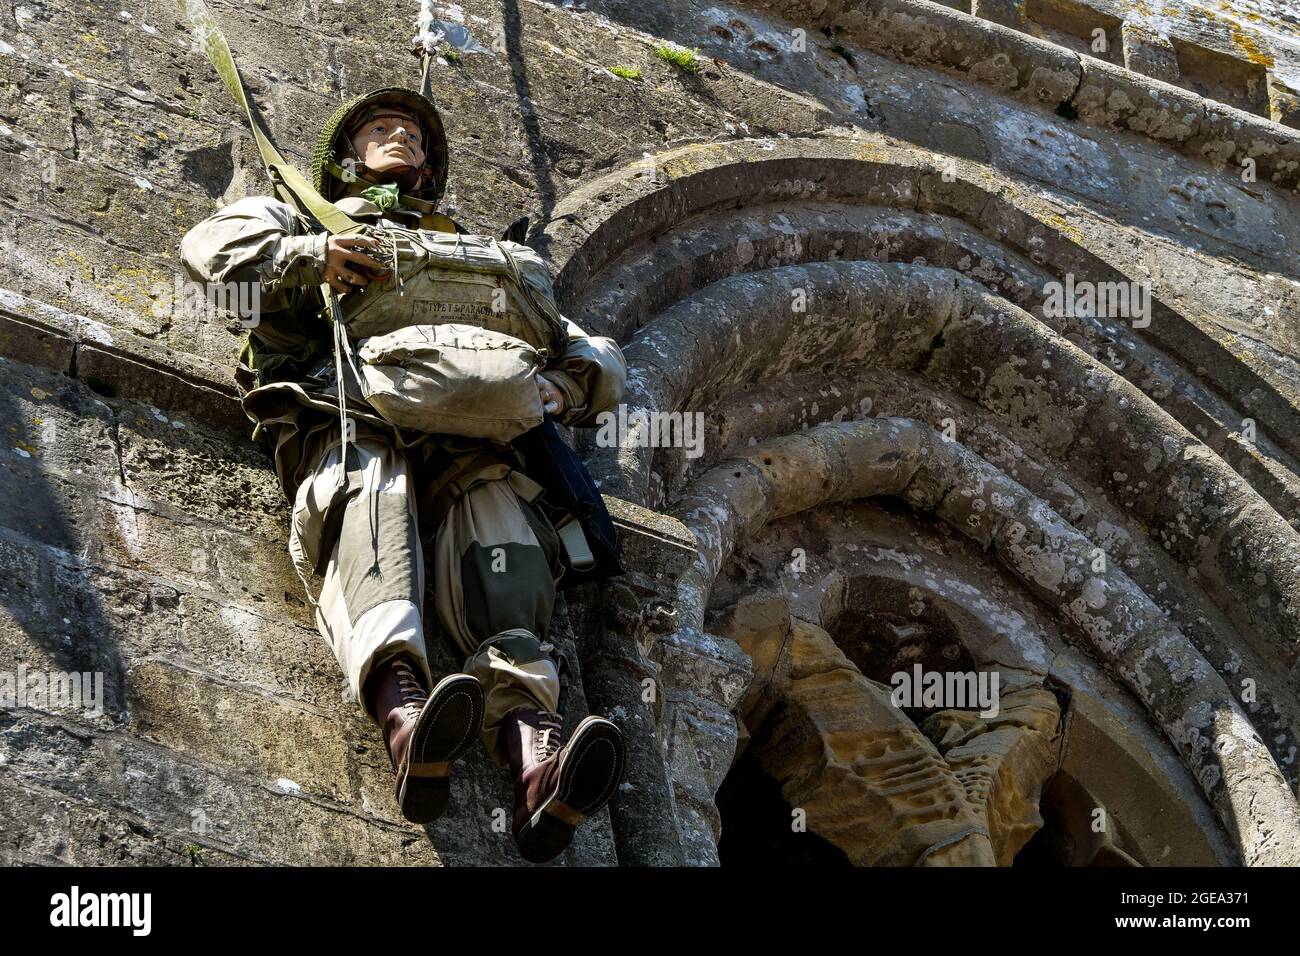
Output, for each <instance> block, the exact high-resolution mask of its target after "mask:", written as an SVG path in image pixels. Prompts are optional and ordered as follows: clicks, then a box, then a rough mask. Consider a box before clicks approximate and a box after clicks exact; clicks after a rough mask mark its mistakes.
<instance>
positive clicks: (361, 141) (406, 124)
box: [352, 107, 425, 173]
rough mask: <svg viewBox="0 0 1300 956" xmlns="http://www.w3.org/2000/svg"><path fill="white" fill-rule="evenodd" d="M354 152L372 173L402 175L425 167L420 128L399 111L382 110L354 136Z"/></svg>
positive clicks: (406, 114) (412, 119) (413, 120)
mask: <svg viewBox="0 0 1300 956" xmlns="http://www.w3.org/2000/svg"><path fill="white" fill-rule="evenodd" d="M352 148H353V149H355V150H356V151H357V156H359V157H360V158H361V162H363V163H365V165H366V169H367V170H369V171H370V172H372V173H391V172H400V171H402V170H404V169H406V168H407V167H416V168H419V167H420V166H423V165H424V158H425V157H424V142H423V137H422V136H421V135H420V124H419V123H418V122H417V121H416V119H415V117H414V116H412V115H411V114H410V113H406V112H403V111H402V110H401V109H399V108H397V107H392V108H388V107H380V108H379V109H378V110H377V111H376V114H375V115H374V116H371V117H370V118H369V119H367V120H366V121H365V122H364V123H362V124H361V125H360V126H358V127H357V129H356V131H355V132H354V133H353V134H352Z"/></svg>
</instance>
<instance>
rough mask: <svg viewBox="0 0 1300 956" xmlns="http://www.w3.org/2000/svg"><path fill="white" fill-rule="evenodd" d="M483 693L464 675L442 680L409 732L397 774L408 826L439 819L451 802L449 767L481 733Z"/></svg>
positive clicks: (399, 801)
mask: <svg viewBox="0 0 1300 956" xmlns="http://www.w3.org/2000/svg"><path fill="white" fill-rule="evenodd" d="M483 706H484V701H483V688H482V686H481V685H480V684H479V682H478V681H477V680H475V679H474V678H473V677H469V676H467V675H465V674H454V675H452V676H451V677H445V678H443V679H442V680H441V681H440V682H439V683H438V686H437V687H435V688H434V689H433V693H431V694H430V695H429V699H428V701H426V702H425V705H424V707H423V708H422V709H421V710H420V716H419V717H417V718H416V724H415V730H413V731H412V732H411V746H410V748H409V750H408V751H407V762H406V764H405V765H404V766H402V767H400V768H398V771H397V805H398V806H399V807H400V808H401V810H402V816H404V817H406V819H407V820H410V821H411V822H412V823H429V822H430V821H432V820H436V819H437V818H438V817H440V816H442V814H443V813H444V812H446V809H447V803H448V801H449V800H450V798H451V765H452V763H453V762H454V761H455V760H456V759H457V758H458V757H460V756H461V754H463V753H464V752H465V751H466V750H467V749H469V746H470V744H471V743H473V742H474V738H475V737H477V736H478V734H479V731H481V730H482V729H483Z"/></svg>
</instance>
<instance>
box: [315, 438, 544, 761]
mask: <svg viewBox="0 0 1300 956" xmlns="http://www.w3.org/2000/svg"><path fill="white" fill-rule="evenodd" d="M348 447H349V450H348V459H349V465H350V468H349V489H350V490H351V491H352V492H354V493H353V494H351V495H350V497H348V498H347V499H346V500H340V498H339V497H338V496H337V495H336V491H337V489H338V487H339V483H340V477H341V469H342V467H343V465H342V461H341V448H340V445H339V444H338V443H337V442H335V443H334V444H330V445H327V446H326V447H325V449H324V450H323V452H322V453H321V455H320V458H319V461H318V464H317V465H316V468H315V469H314V471H313V472H312V473H311V474H310V475H309V476H308V477H307V479H306V480H304V481H303V482H302V483H301V484H300V485H299V487H298V492H297V498H296V500H295V502H294V507H293V517H292V529H291V531H290V537H289V553H290V555H291V556H292V558H293V561H294V564H295V566H296V567H297V569H298V572H299V575H300V576H301V577H302V579H303V584H304V586H305V587H306V589H307V595H308V598H309V599H311V601H312V603H313V605H314V606H315V609H316V624H317V627H318V628H319V630H320V632H321V634H322V635H323V636H324V638H325V640H326V641H328V642H329V645H330V647H331V648H332V649H333V651H334V656H335V657H336V658H337V659H338V662H339V666H340V667H341V668H342V670H343V673H344V674H345V675H346V677H347V681H348V684H349V686H350V688H351V690H352V693H353V695H354V696H355V698H356V699H357V700H358V701H362V703H363V706H364V698H363V695H362V692H361V691H362V688H363V687H364V686H365V682H366V677H367V675H368V674H369V673H370V671H371V670H372V669H373V668H374V667H375V666H376V665H377V664H379V663H381V662H383V661H384V660H385V659H386V658H388V657H390V656H392V655H394V654H399V653H404V654H408V655H410V656H411V657H412V658H414V659H415V660H416V661H417V662H418V663H419V665H420V667H421V668H422V669H423V670H424V676H425V678H426V680H428V681H429V686H430V687H432V685H433V683H434V680H433V675H432V673H431V671H430V668H429V663H428V654H427V652H426V648H425V615H424V601H423V598H424V594H425V580H424V549H423V547H422V544H421V534H420V532H421V525H420V522H421V518H422V515H421V514H420V511H421V509H420V507H419V504H420V503H421V502H424V503H425V508H424V510H425V512H426V514H425V515H424V516H423V517H424V519H425V520H426V521H434V520H437V518H438V517H441V521H440V522H439V523H438V524H437V527H436V532H435V533H434V543H433V548H432V555H433V575H434V581H433V584H434V588H433V590H434V603H435V605H436V611H437V624H438V625H439V627H438V629H439V630H441V631H442V633H443V634H445V635H446V637H447V638H448V639H449V640H450V641H451V643H452V645H453V646H454V647H455V648H456V649H457V650H458V651H459V652H460V653H462V654H464V655H466V660H465V666H464V671H465V673H467V674H470V675H472V676H474V677H475V678H477V679H478V680H479V682H480V683H481V684H482V685H483V691H484V695H485V697H486V709H485V715H484V720H483V742H484V745H485V746H486V747H487V749H488V752H489V753H490V754H491V755H492V757H493V759H494V760H495V761H496V762H497V763H498V764H500V765H501V766H506V764H507V761H506V755H505V748H504V746H503V745H501V744H500V743H499V741H498V730H499V729H500V725H501V721H502V719H503V717H504V716H505V714H506V713H508V712H509V711H510V710H512V709H514V708H516V707H535V708H539V709H541V710H546V711H552V712H554V711H556V710H557V709H558V706H559V694H560V679H559V672H558V668H557V663H556V658H555V657H554V656H553V653H552V652H553V650H554V648H553V647H552V646H551V645H550V643H549V642H548V641H547V633H548V631H549V628H550V621H551V612H552V610H553V608H554V605H555V585H556V582H557V581H558V580H559V578H560V575H561V574H562V572H563V564H562V559H561V553H560V542H559V538H558V536H557V535H556V533H555V530H554V528H553V527H552V526H551V523H550V522H549V521H548V520H547V518H546V517H545V515H544V514H543V513H542V512H541V510H540V509H539V508H538V507H537V506H536V505H535V504H534V501H535V499H536V497H537V495H538V494H539V493H540V488H539V487H538V486H537V485H536V484H535V483H534V482H533V481H532V480H531V479H529V478H527V477H526V476H525V475H523V474H522V473H521V472H519V471H516V470H514V469H513V468H511V467H510V465H508V464H505V463H502V462H501V461H500V460H497V461H494V462H488V463H484V462H483V460H482V459H481V457H480V459H478V460H477V461H476V462H474V463H473V464H475V467H472V468H470V469H469V470H465V469H463V468H462V469H460V472H459V474H458V477H457V479H456V480H455V481H453V482H450V483H447V482H445V481H443V482H437V484H438V485H439V487H440V492H439V495H438V497H437V498H436V499H433V500H430V496H429V495H428V494H427V492H428V490H429V488H428V487H425V488H416V487H415V479H414V478H413V469H412V466H411V462H410V461H409V460H408V455H407V453H406V452H404V451H402V450H400V449H398V448H396V447H394V446H393V444H392V443H391V442H390V441H389V440H386V439H385V438H383V437H376V436H371V435H362V436H359V437H358V438H357V440H356V441H355V442H350V443H349V446H348ZM331 502H333V503H331ZM338 509H343V510H342V514H341V515H339V514H338ZM424 530H425V531H426V533H428V532H429V531H430V530H431V529H429V528H425V529H424ZM326 555H327V557H326ZM313 582H319V586H318V587H315V588H314V587H313ZM313 592H315V593H313ZM370 716H371V718H372V719H376V720H377V715H375V714H371V715H370Z"/></svg>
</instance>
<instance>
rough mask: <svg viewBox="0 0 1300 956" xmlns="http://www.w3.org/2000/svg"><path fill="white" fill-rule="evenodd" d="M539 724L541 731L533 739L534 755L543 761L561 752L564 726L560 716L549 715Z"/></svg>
mask: <svg viewBox="0 0 1300 956" xmlns="http://www.w3.org/2000/svg"><path fill="white" fill-rule="evenodd" d="M537 724H538V728H539V730H540V731H541V732H540V733H539V734H538V735H537V737H536V738H535V739H534V741H533V757H534V759H536V760H537V762H538V763H541V762H542V761H543V760H549V759H550V758H551V757H554V756H555V755H556V754H557V753H559V751H560V747H561V746H563V744H564V741H563V740H562V739H561V734H562V733H563V728H562V725H561V724H560V721H559V718H558V717H555V716H549V715H548V716H544V717H543V718H542V719H541V720H539V721H538V722H537Z"/></svg>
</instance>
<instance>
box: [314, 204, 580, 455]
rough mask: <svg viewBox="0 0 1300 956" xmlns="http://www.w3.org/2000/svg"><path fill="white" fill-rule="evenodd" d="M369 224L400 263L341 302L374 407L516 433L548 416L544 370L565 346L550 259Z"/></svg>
mask: <svg viewBox="0 0 1300 956" xmlns="http://www.w3.org/2000/svg"><path fill="white" fill-rule="evenodd" d="M367 234H368V235H370V236H371V237H372V238H375V239H378V240H379V241H380V243H381V244H382V245H383V246H384V251H383V252H381V253H379V255H378V258H380V259H381V260H385V259H386V260H387V261H388V262H389V263H390V265H389V268H390V270H391V273H390V275H389V276H388V277H386V278H385V279H383V280H382V281H381V280H372V281H371V282H370V283H369V284H367V285H365V286H362V287H361V288H359V289H356V290H354V291H352V292H348V293H346V294H345V295H343V297H342V298H341V299H340V300H339V309H340V313H341V321H342V324H343V327H344V329H345V330H346V332H347V337H348V339H349V340H352V341H355V342H356V359H357V360H359V364H356V365H354V373H355V374H356V376H357V378H358V381H359V383H360V385H361V392H362V394H363V395H364V396H365V398H366V401H367V402H368V403H369V404H370V406H371V407H372V408H374V410H375V411H376V412H377V413H378V414H379V415H380V416H381V417H382V418H384V419H385V420H386V421H388V422H390V423H392V424H394V425H397V426H398V427H399V428H410V429H414V430H416V431H423V432H430V433H434V434H445V435H463V436H468V437H472V438H491V439H495V440H497V441H506V442H508V441H510V440H511V439H512V438H515V437H517V436H519V435H521V434H523V433H524V432H526V431H527V430H528V429H530V428H535V427H536V426H538V425H540V424H541V423H542V420H543V418H544V417H545V412H544V409H543V408H542V403H541V397H540V395H539V394H538V390H537V385H536V381H535V376H536V374H537V373H538V372H540V371H541V370H542V369H543V368H545V367H546V363H547V360H548V359H549V358H551V357H557V356H559V355H561V354H563V352H564V348H565V346H566V345H567V335H566V333H565V328H564V320H563V318H562V317H561V316H560V313H559V310H558V309H557V308H556V307H555V301H554V293H553V291H552V288H551V280H550V274H549V272H548V271H547V268H546V263H545V262H544V261H543V260H542V258H541V257H540V256H538V255H537V253H536V252H534V251H533V250H532V249H530V248H529V247H528V246H524V245H520V244H518V243H513V242H507V241H503V240H497V239H493V238H491V237H490V236H475V235H467V234H465V233H444V232H432V231H429V230H412V229H400V228H382V229H368V230H367ZM345 348H347V349H348V351H349V352H351V349H352V343H351V341H349V342H348V343H346V344H345Z"/></svg>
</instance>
